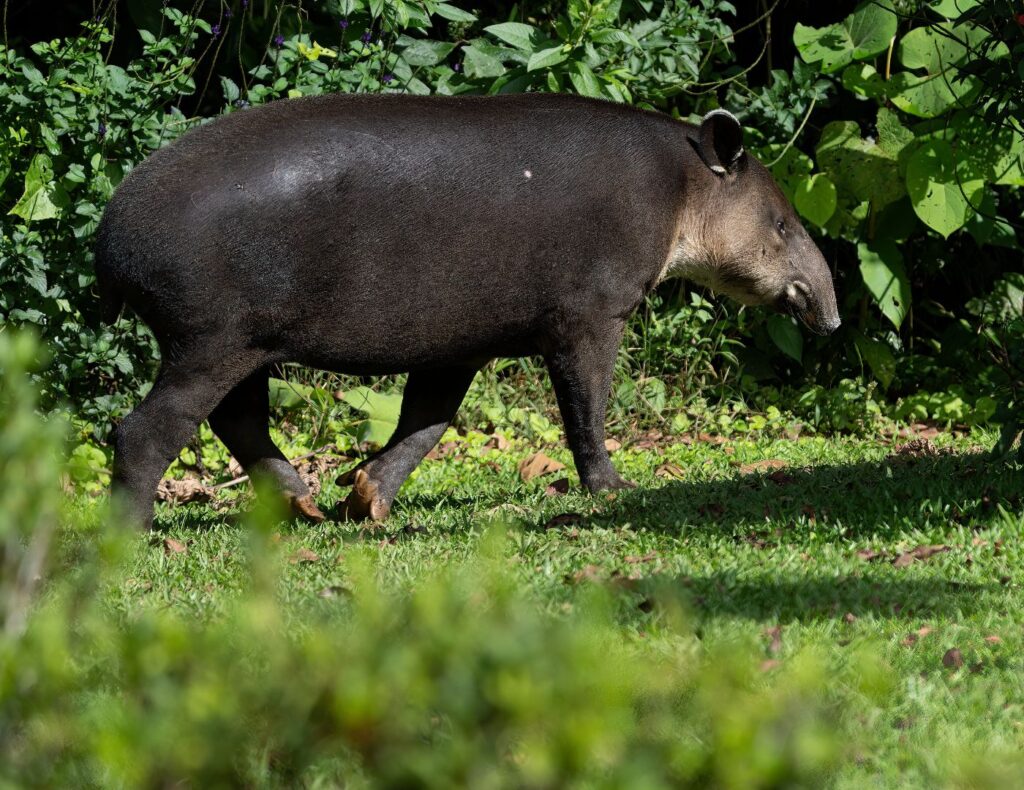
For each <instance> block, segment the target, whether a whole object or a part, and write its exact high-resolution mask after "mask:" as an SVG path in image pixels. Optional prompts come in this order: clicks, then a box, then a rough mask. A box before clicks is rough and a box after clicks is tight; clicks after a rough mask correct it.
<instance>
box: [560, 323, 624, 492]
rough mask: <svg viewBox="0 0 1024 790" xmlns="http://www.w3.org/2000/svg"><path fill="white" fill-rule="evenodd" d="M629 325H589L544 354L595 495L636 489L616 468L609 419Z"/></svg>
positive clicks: (578, 460)
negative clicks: (610, 400) (610, 453)
mask: <svg viewBox="0 0 1024 790" xmlns="http://www.w3.org/2000/svg"><path fill="white" fill-rule="evenodd" d="M623 328H624V322H622V321H618V320H615V321H610V322H608V323H601V324H597V325H590V326H588V327H585V328H581V329H580V330H579V331H575V332H572V333H571V338H570V339H567V340H564V341H562V342H561V343H559V344H558V346H557V347H556V348H555V349H554V350H552V351H550V352H549V353H547V354H546V355H545V358H546V361H547V365H548V370H549V371H550V373H551V382H552V384H554V386H555V395H556V397H557V398H558V408H559V410H560V411H561V413H562V421H563V422H564V423H565V433H566V436H567V438H568V440H569V449H571V450H572V455H573V458H574V459H575V461H576V471H577V472H579V475H580V481H581V482H582V483H583V485H584V486H586V487H587V488H588V489H589V490H591V491H600V490H602V489H607V488H632V487H633V486H634V484H633V483H630V482H628V481H626V480H623V479H622V478H621V477H620V476H619V473H618V472H617V471H615V467H614V466H612V461H611V458H609V457H608V450H607V449H606V448H605V446H604V421H605V413H606V410H607V407H608V396H609V394H610V393H611V385H612V371H613V370H614V368H615V357H616V354H617V353H618V350H619V344H620V343H621V342H622V331H623Z"/></svg>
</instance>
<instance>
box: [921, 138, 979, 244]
mask: <svg viewBox="0 0 1024 790" xmlns="http://www.w3.org/2000/svg"><path fill="white" fill-rule="evenodd" d="M983 186H984V182H983V181H981V180H978V179H973V180H969V181H968V180H964V179H963V175H962V173H960V174H958V172H957V167H956V162H955V160H954V157H953V149H952V148H951V147H950V145H949V143H947V142H945V141H944V140H930V141H928V142H927V143H925V144H924V145H922V146H921V147H920V148H918V149H917V150H916V151H914V153H913V155H912V156H911V157H910V160H909V161H908V162H907V192H908V193H909V195H910V201H911V203H913V206H914V212H915V213H916V214H917V216H918V217H920V218H921V221H922V222H923V223H924V224H925V225H927V226H928V227H930V228H933V229H934V230H936V231H938V232H939V233H941V234H942V235H943V236H944V237H948V236H949V235H950V234H951V233H953V232H954V231H955V230H958V229H959V228H961V227H963V225H964V223H965V222H966V221H967V218H968V217H969V216H970V214H971V212H972V209H971V205H972V204H973V205H975V206H978V205H980V203H981V198H982V187H983Z"/></svg>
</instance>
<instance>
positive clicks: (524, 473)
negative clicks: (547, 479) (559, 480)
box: [519, 453, 565, 483]
mask: <svg viewBox="0 0 1024 790" xmlns="http://www.w3.org/2000/svg"><path fill="white" fill-rule="evenodd" d="M562 469H565V464H563V463H560V462H559V461H556V460H555V459H554V458H549V457H548V456H546V455H545V454H544V453H533V454H532V455H528V456H526V458H524V459H523V460H522V461H520V462H519V476H520V477H521V478H522V479H523V482H524V483H526V482H528V481H530V480H533V478H535V477H542V476H543V475H549V474H551V473H553V472H560V471H561V470H562Z"/></svg>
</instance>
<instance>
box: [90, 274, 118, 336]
mask: <svg viewBox="0 0 1024 790" xmlns="http://www.w3.org/2000/svg"><path fill="white" fill-rule="evenodd" d="M96 287H97V288H98V289H99V292H100V320H101V321H103V323H105V324H112V323H114V322H115V321H117V317H118V316H119V315H121V309H122V308H123V307H124V299H123V298H122V297H121V294H120V292H119V291H118V290H117V288H116V287H115V286H114V284H113V283H111V282H110V281H109V280H107V279H106V278H105V277H103V276H101V274H100V272H99V271H97V272H96Z"/></svg>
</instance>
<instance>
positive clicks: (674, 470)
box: [654, 464, 686, 480]
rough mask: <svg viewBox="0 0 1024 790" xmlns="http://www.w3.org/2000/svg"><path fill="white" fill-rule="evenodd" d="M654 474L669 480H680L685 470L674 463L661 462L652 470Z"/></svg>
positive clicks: (684, 474)
mask: <svg viewBox="0 0 1024 790" xmlns="http://www.w3.org/2000/svg"><path fill="white" fill-rule="evenodd" d="M654 476H655V477H664V478H667V479H669V480H682V479H683V477H685V476H686V470H685V469H683V468H682V467H680V466H676V465H675V464H662V465H661V466H659V467H658V468H657V469H655V470H654Z"/></svg>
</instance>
